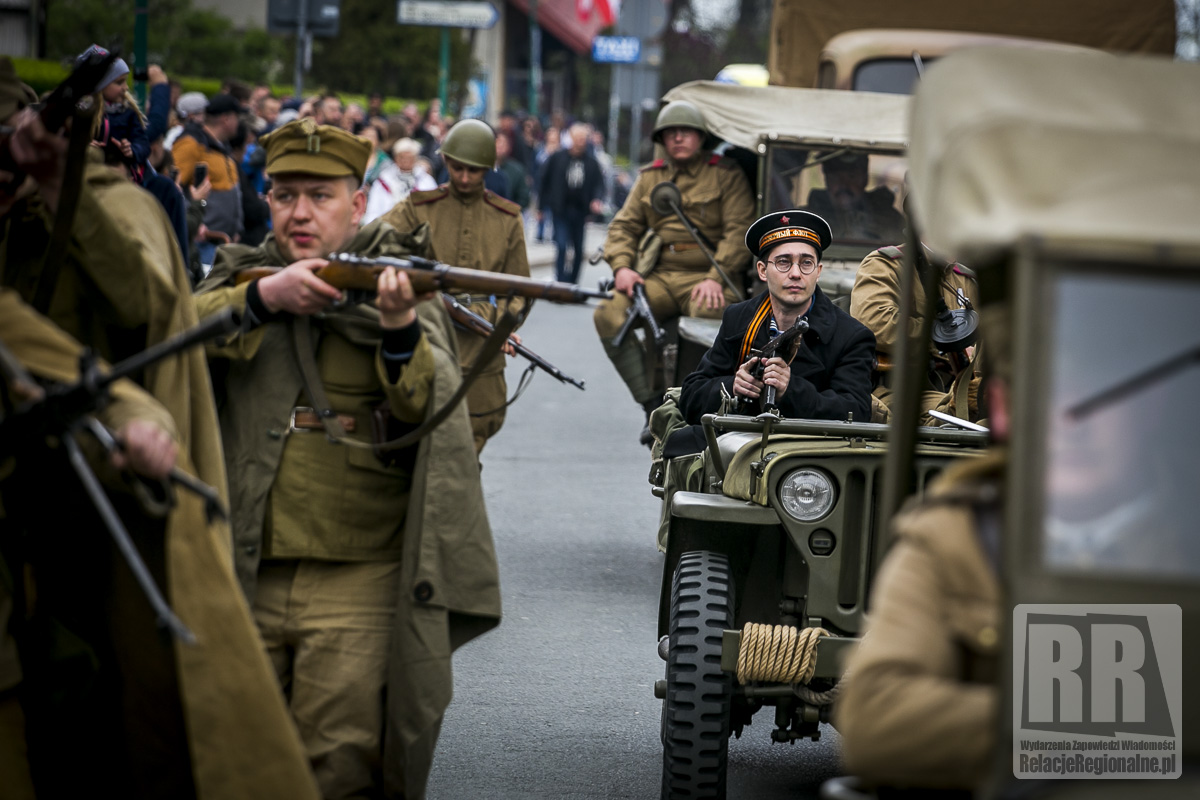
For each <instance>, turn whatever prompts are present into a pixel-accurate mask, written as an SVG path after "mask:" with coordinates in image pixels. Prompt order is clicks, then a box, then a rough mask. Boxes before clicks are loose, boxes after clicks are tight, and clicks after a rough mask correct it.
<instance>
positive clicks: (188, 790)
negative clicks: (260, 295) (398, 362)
mask: <svg viewBox="0 0 1200 800" xmlns="http://www.w3.org/2000/svg"><path fill="white" fill-rule="evenodd" d="M5 61H7V60H2V61H0V120H4V121H7V122H8V124H10V125H11V126H12V128H13V131H12V133H11V137H10V138H9V139H8V140H7V141H6V142H5V146H3V147H2V148H0V149H2V150H4V155H5V157H11V158H10V159H9V160H8V161H5V162H4V163H6V165H7V164H13V167H7V166H6V171H8V170H10V169H13V168H15V169H17V170H19V172H18V173H15V174H24V175H26V176H28V177H27V178H26V180H25V181H24V183H22V184H20V185H19V186H14V185H13V182H12V177H13V174H12V173H10V174H8V175H3V176H0V182H3V183H4V184H6V188H5V190H4V191H2V192H0V211H2V214H0V223H2V224H3V239H2V241H0V247H2V248H3V250H4V253H5V256H6V263H5V270H4V277H5V279H6V280H11V281H12V283H13V284H14V285H15V286H16V287H17V289H18V291H19V292H20V293H21V294H24V295H26V296H27V298H28V299H30V300H32V301H33V302H34V303H36V304H38V305H39V306H41V307H42V308H45V309H47V312H48V315H49V316H50V317H52V320H53V321H54V322H55V323H57V324H58V325H59V326H60V327H61V328H64V329H69V330H70V331H72V332H74V333H75V334H76V336H77V338H78V339H79V340H80V342H81V343H82V344H86V345H88V346H89V347H90V348H91V349H92V350H93V351H94V352H96V353H97V354H99V355H102V356H105V357H108V358H119V357H124V356H126V355H131V354H133V353H136V352H140V351H141V350H143V349H145V348H147V347H148V346H152V345H155V344H159V343H161V342H163V341H165V340H167V339H169V338H171V337H172V336H173V335H174V334H175V333H177V332H179V331H181V330H183V329H184V328H189V327H191V326H193V325H194V323H195V320H196V312H195V308H194V307H193V306H192V301H191V295H190V289H189V287H188V283H187V278H186V276H185V275H184V273H183V271H182V263H181V256H180V255H179V249H178V245H177V244H176V243H175V242H174V241H173V238H174V236H173V233H172V232H171V229H170V227H169V225H168V224H167V222H166V220H165V218H164V217H163V212H162V211H161V208H160V207H159V206H158V204H157V203H156V202H155V201H154V200H153V198H151V197H149V196H148V195H146V194H145V193H144V192H142V191H141V190H140V189H137V188H136V187H134V186H132V185H130V184H128V183H127V182H126V181H125V179H124V178H123V177H115V176H113V175H110V174H109V172H108V171H107V170H106V168H104V167H102V166H98V165H97V166H89V167H86V168H85V166H84V164H83V163H82V160H72V159H69V158H68V157H67V153H66V151H67V149H68V145H67V140H66V139H65V138H64V136H63V135H62V134H64V133H66V132H70V133H74V134H76V135H77V136H78V135H82V136H83V137H84V140H83V144H84V147H83V148H81V150H80V152H81V153H82V152H86V149H87V148H86V142H87V140H90V129H88V128H86V127H85V126H82V127H81V124H82V123H81V122H80V119H79V116H78V115H76V116H75V120H74V125H69V124H66V123H64V122H63V120H64V119H69V118H70V116H71V113H70V112H73V111H74V109H75V106H74V101H73V100H69V101H68V102H67V108H66V109H65V110H66V111H67V112H69V113H66V114H64V113H63V112H64V108H63V107H61V106H59V107H57V108H53V107H52V106H53V105H54V104H48V106H47V107H45V108H43V109H42V111H41V112H39V113H38V114H34V113H33V112H32V110H29V109H26V110H24V111H19V109H20V108H21V106H22V105H23V104H24V103H26V102H28V99H27V98H28V92H26V91H25V90H24V89H22V87H21V86H20V84H19V83H18V82H17V78H16V75H15V73H14V72H13V70H12V68H11V64H6V63H4V62H5ZM92 66H95V65H92V64H90V63H88V64H85V65H83V66H82V67H80V68H79V69H77V70H76V72H75V73H73V75H72V77H71V78H69V79H68V81H67V82H66V84H67V85H70V84H72V83H75V82H77V81H76V79H77V78H79V77H80V75H82V74H86V73H85V71H86V70H87V69H89V68H91V67H92ZM101 66H102V64H101ZM93 82H94V79H93ZM85 83H86V81H85ZM54 96H56V97H62V96H63V95H62V94H61V93H57V94H56V95H54ZM15 111H16V112H17V113H16V115H15V116H14V115H13V112H15ZM85 172H86V173H87V178H88V180H87V182H86V183H85V182H84V173H85ZM147 203H148V205H147ZM76 208H77V209H78V213H75V210H76ZM160 233H161V236H160V235H159V234H160ZM4 301H5V306H4V311H3V312H0V338H3V339H4V341H5V343H6V344H8V345H9V346H10V348H11V349H12V350H13V351H14V352H15V353H17V356H18V358H19V359H20V360H21V362H22V363H23V364H24V366H25V367H26V368H28V370H29V371H30V372H32V373H34V374H35V375H37V376H39V377H44V378H48V379H51V380H57V381H72V380H74V378H75V375H76V373H77V370H78V363H79V362H78V358H79V355H78V353H79V351H78V345H75V344H70V343H69V342H70V340H69V339H67V337H65V336H64V335H63V334H62V333H61V331H59V332H54V329H53V328H52V326H50V325H49V323H47V322H46V321H45V320H44V319H41V318H38V317H37V316H36V315H35V314H33V312H32V311H30V310H29V309H28V308H25V307H23V306H20V304H18V303H17V302H16V295H15V294H7V295H5V296H4ZM10 304H11V305H10ZM23 348H24V350H25V353H26V356H24V357H23V356H22V355H21V351H22V349H23ZM140 380H141V382H142V384H143V385H144V387H145V388H146V389H147V391H148V392H149V393H150V394H151V395H153V397H154V398H155V400H157V401H158V403H157V404H156V403H154V402H153V401H151V400H149V399H145V400H144V402H143V404H142V406H141V408H142V410H140V411H134V412H133V413H134V416H135V417H137V418H138V419H147V420H151V419H152V420H153V421H156V424H157V425H158V430H159V431H162V432H164V433H163V434H161V435H166V436H168V438H169V439H170V440H171V441H170V444H171V445H172V447H174V448H175V455H173V456H172V455H171V454H170V452H169V450H165V449H162V448H159V450H158V452H159V454H160V456H161V457H160V458H156V459H155V463H156V464H157V467H155V468H153V469H151V470H149V471H148V472H149V474H151V476H152V477H160V476H161V474H162V473H163V472H170V471H171V469H170V468H171V467H172V466H173V467H174V468H175V469H176V470H179V471H181V472H182V473H187V474H188V475H189V476H190V477H191V479H192V480H195V479H196V478H198V479H199V480H200V481H201V482H203V483H206V484H209V485H210V486H213V487H215V491H216V493H217V494H218V496H219V497H222V498H223V496H224V492H225V477H224V466H223V463H222V457H221V450H220V442H219V438H218V436H217V430H216V424H215V420H216V411H215V407H214V404H213V398H212V394H211V390H210V388H209V379H208V373H207V369H206V366H205V362H204V357H203V354H202V353H198V352H195V351H193V352H192V353H182V354H176V355H174V356H172V357H171V358H168V359H165V360H163V361H159V362H157V363H156V364H153V365H151V366H148V367H147V368H146V369H145V370H143V371H142V372H141V375H140ZM130 388H131V389H132V387H130ZM116 394H117V390H116V389H114V395H116ZM143 397H144V396H143ZM148 409H153V411H150V410H148ZM106 421H108V422H109V423H110V424H111V425H112V427H114V428H118V429H119V428H121V427H122V423H121V421H120V420H119V419H112V418H111V417H110V418H108V419H107V420H106ZM157 435H158V434H156V436H157ZM122 438H123V439H124V450H125V453H126V455H127V456H129V455H132V453H133V452H136V451H137V450H139V449H140V448H142V447H143V445H144V444H145V442H144V441H142V439H141V435H140V434H137V435H135V434H134V433H132V432H131V430H130V429H129V428H128V427H127V426H126V427H125V429H124V431H123V436H122ZM23 456H24V457H28V456H29V453H24V454H23ZM20 460H21V459H20V458H18V461H20ZM122 460H123V459H122V457H120V455H118V458H117V461H118V463H120V462H121V461H122ZM23 463H24V464H27V463H28V462H27V461H26V462H23ZM129 463H131V464H132V466H134V467H135V468H136V469H138V471H140V472H143V474H147V470H144V469H143V468H142V467H139V466H138V463H137V458H132V459H131V460H130V462H129ZM144 466H145V465H143V467H144ZM29 469H31V468H30V467H28V466H24V465H23V464H22V463H18V465H17V468H16V471H15V472H14V473H13V474H12V476H11V479H10V480H11V481H12V482H10V483H9V485H8V486H7V487H6V489H5V491H14V492H15V494H13V495H9V496H8V497H6V499H5V501H4V506H5V508H6V509H8V510H10V511H11V510H12V509H14V508H17V507H18V506H20V507H22V508H26V509H30V510H32V511H33V512H34V513H24V514H22V515H21V516H20V517H19V518H18V517H17V516H14V515H11V514H10V516H8V517H7V518H6V519H5V520H4V522H3V526H4V528H5V530H4V535H3V536H0V544H3V545H4V546H5V547H11V546H17V547H18V552H15V553H14V552H13V551H12V550H8V551H7V552H6V553H5V561H6V562H7V569H0V574H4V575H5V576H6V577H7V578H12V579H14V580H15V581H17V583H16V584H10V585H9V586H10V589H12V593H11V596H12V597H13V598H14V599H16V600H17V601H18V602H19V603H20V604H21V605H20V606H18V607H17V608H16V609H15V614H14V616H13V617H12V619H13V620H18V621H23V624H19V625H17V626H16V627H14V626H12V625H10V626H9V631H10V632H13V633H14V635H15V637H16V643H17V645H18V651H19V654H20V663H21V665H22V671H23V673H24V678H25V680H24V681H23V683H22V687H21V690H20V694H19V697H20V702H21V705H22V706H23V711H24V716H25V717H26V722H27V724H26V726H25V729H26V732H27V734H28V736H29V750H28V758H29V760H30V762H31V765H32V777H33V783H34V787H35V789H36V790H37V792H38V793H39V794H40V795H42V796H79V795H82V794H86V793H88V792H91V791H94V787H95V786H96V785H97V783H99V784H104V785H109V786H113V787H119V789H118V791H119V792H120V793H121V794H122V795H124V796H128V797H167V796H170V797H193V796H195V797H229V798H251V797H261V796H264V794H268V793H272V792H282V793H286V794H287V795H288V796H295V797H315V796H316V788H315V786H314V784H313V782H312V779H311V776H310V775H309V773H308V771H307V769H306V765H305V761H304V758H303V754H302V752H301V749H300V743H299V741H298V738H297V736H296V734H295V731H294V729H293V728H292V726H291V724H290V722H289V721H288V718H287V712H286V709H285V707H284V706H283V703H282V702H280V698H279V696H278V694H277V693H276V692H275V691H274V687H273V676H272V675H271V671H270V666H269V664H268V663H267V661H266V659H265V657H264V655H263V653H262V649H261V644H260V642H259V640H258V637H257V635H256V633H255V630H254V626H253V623H252V621H251V619H250V616H249V613H248V610H247V609H246V606H245V604H244V602H243V601H242V599H241V598H240V597H239V596H238V589H237V586H236V583H235V581H234V577H233V574H232V570H231V569H230V567H229V563H228V552H229V550H228V548H229V545H228V529H227V528H226V527H225V525H224V523H223V522H221V521H220V520H219V519H209V518H206V514H205V508H204V503H202V502H201V501H200V500H199V498H197V497H195V496H193V495H191V494H189V493H186V492H179V493H177V494H176V501H175V502H174V503H170V502H166V503H163V502H158V503H154V504H153V507H152V508H151V507H150V506H145V504H144V503H137V502H134V501H133V500H132V498H129V497H126V498H125V499H126V500H128V501H130V503H131V507H129V511H130V513H128V514H124V515H123V520H124V523H125V525H126V526H127V527H128V528H129V531H130V533H131V535H132V536H133V537H134V540H135V542H136V544H137V546H138V547H139V548H141V550H142V558H143V559H144V561H145V563H146V564H147V566H148V567H149V570H150V571H151V572H152V573H153V574H154V577H155V580H156V582H157V584H158V585H159V586H160V587H162V590H163V595H164V598H165V601H166V602H167V603H168V604H169V605H170V607H171V608H172V609H173V610H174V613H175V614H177V615H178V617H179V619H180V620H182V623H183V625H185V626H186V628H187V629H188V630H189V631H190V632H191V633H192V634H193V635H194V637H195V642H196V643H195V644H194V645H189V644H185V643H184V642H183V641H182V640H179V639H172V638H170V637H164V636H162V635H161V633H162V632H161V631H160V630H158V629H157V628H156V626H155V620H154V616H153V614H151V613H149V609H150V607H149V605H148V604H147V603H146V600H145V597H144V596H143V595H142V593H141V592H139V591H138V590H137V589H136V587H135V586H134V585H133V583H132V578H131V575H130V573H129V572H128V571H127V570H125V569H123V568H122V567H123V562H122V561H121V560H120V559H119V558H118V557H117V556H116V554H115V551H114V550H113V549H112V546H111V545H110V544H109V542H108V537H107V536H106V534H105V533H104V532H103V530H102V526H101V525H100V523H99V520H98V518H97V517H96V516H94V515H92V514H88V513H85V504H86V501H84V503H80V502H72V501H71V500H65V499H64V497H63V495H62V489H63V483H61V482H57V481H55V480H52V479H49V480H48V479H47V478H46V475H45V474H43V473H40V472H39V471H38V467H36V466H35V467H33V468H32V469H33V470H34V474H33V476H32V480H26V479H28V478H30V477H31V476H30V474H29V473H28V472H27V471H26V470H29ZM0 471H3V470H0ZM138 497H141V495H138ZM151 510H152V511H153V513H151ZM164 515H165V516H164ZM51 534H53V535H51ZM0 605H2V603H0ZM64 641H70V642H71V646H70V647H68V648H66V649H63V648H61V647H49V648H47V647H46V646H45V645H46V644H48V643H49V644H53V643H55V642H58V643H60V644H61V643H62V642H64ZM64 657H65V658H64ZM0 671H2V670H0ZM9 677H10V678H11V673H10V675H9ZM0 689H11V683H10V684H8V685H6V686H2V687H0ZM214 698H220V699H221V702H214V701H213V699H214ZM64 700H65V702H64ZM0 740H4V744H7V743H8V742H7V740H6V736H0ZM68 759H69V762H70V763H69V765H68V763H67V760H68ZM0 773H2V774H4V775H5V778H6V782H5V784H4V788H5V789H6V790H7V789H9V788H10V786H9V784H8V783H7V778H8V776H9V775H10V772H9V770H8V768H7V766H5V767H4V768H2V769H0Z"/></svg>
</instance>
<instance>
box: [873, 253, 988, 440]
mask: <svg viewBox="0 0 1200 800" xmlns="http://www.w3.org/2000/svg"><path fill="white" fill-rule="evenodd" d="M901 252H902V251H901V248H899V247H889V248H880V249H879V250H874V251H872V252H870V253H868V254H867V256H866V258H864V259H863V261H862V264H860V265H859V267H858V272H857V273H856V274H855V276H854V289H853V291H852V292H851V293H850V316H852V317H854V318H855V319H856V320H858V321H859V322H861V323H862V324H864V325H866V326H867V327H868V328H870V329H871V332H872V333H874V334H875V348H876V350H877V356H878V359H879V364H880V371H881V372H882V373H884V375H885V376H886V375H887V374H888V373H889V372H890V370H891V369H892V366H893V363H894V357H895V354H896V350H897V347H898V341H899V337H900V336H901V335H908V336H914V335H916V333H917V330H918V329H919V327H920V324H921V318H920V317H918V316H916V315H914V316H913V317H912V319H911V320H909V324H908V329H907V331H902V330H901V326H900V320H899V316H900V267H901V262H900V257H899V256H900V253H901ZM940 291H941V294H942V299H943V300H944V301H945V303H946V306H947V308H950V309H957V308H962V307H963V300H964V298H965V299H966V301H967V302H969V303H970V304H971V307H972V308H978V307H979V287H978V286H977V285H976V284H975V281H974V280H973V279H972V278H971V277H970V276H969V275H967V274H966V273H965V272H963V271H962V269H961V268H960V267H959V266H958V265H957V264H952V265H950V266H949V267H948V268H946V269H944V270H942V272H941V281H940ZM913 292H914V293H913V297H914V301H913V302H914V304H915V307H916V308H924V306H925V289H924V287H923V286H922V285H921V283H920V282H919V281H916V282H914V290H913ZM929 365H930V366H929V378H928V380H929V385H928V386H926V387H925V388H924V390H923V391H922V395H921V412H922V414H923V415H925V416H924V418H923V419H922V424H940V422H938V421H936V420H934V419H933V418H932V417H929V416H927V415H926V412H928V411H929V410H930V409H936V410H938V411H943V412H945V413H948V414H958V412H957V410H956V405H955V395H956V391H957V389H958V382H959V377H961V376H957V377H956V376H955V373H954V367H953V365H952V364H951V363H950V360H949V359H948V358H947V357H946V356H945V355H943V354H941V353H939V352H938V351H937V350H936V348H934V347H933V346H932V345H931V346H930V351H929ZM968 374H969V375H971V377H974V373H973V371H971V372H969V373H968V372H967V371H964V372H963V375H968ZM935 380H936V383H937V385H936V386H935V385H934V382H935ZM977 389H978V385H977V382H976V383H975V384H972V385H971V386H970V391H969V395H968V397H969V409H968V410H965V411H964V413H962V414H960V415H959V416H961V417H962V418H964V419H971V420H975V419H977V418H978V416H979V414H978V403H977V402H976V395H977ZM872 394H873V395H874V396H875V398H877V400H878V401H879V403H882V407H883V408H887V407H888V406H889V405H890V403H891V396H892V387H891V386H889V385H887V383H884V382H881V383H880V385H879V386H876V387H875V390H874V391H873V392H872ZM879 403H875V402H873V403H872V405H873V406H875V407H876V408H879ZM880 410H881V411H882V409H880ZM872 421H875V422H886V421H887V420H886V417H884V418H880V419H876V418H873V419H872Z"/></svg>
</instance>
